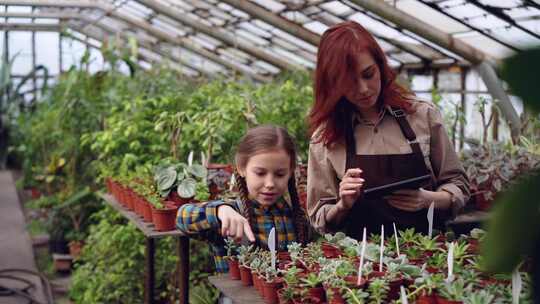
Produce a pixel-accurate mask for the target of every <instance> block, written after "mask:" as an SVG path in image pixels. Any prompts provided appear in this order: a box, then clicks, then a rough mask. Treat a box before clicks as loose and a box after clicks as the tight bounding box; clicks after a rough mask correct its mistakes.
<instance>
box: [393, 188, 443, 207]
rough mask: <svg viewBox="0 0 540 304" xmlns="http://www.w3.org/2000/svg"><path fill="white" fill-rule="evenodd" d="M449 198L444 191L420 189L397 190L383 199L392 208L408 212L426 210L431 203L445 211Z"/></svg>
mask: <svg viewBox="0 0 540 304" xmlns="http://www.w3.org/2000/svg"><path fill="white" fill-rule="evenodd" d="M451 198H452V196H451V195H450V193H448V192H446V191H428V190H424V189H422V188H420V189H418V190H398V191H395V192H393V193H392V194H391V195H388V196H385V197H384V199H386V200H387V201H388V203H389V204H390V205H391V206H392V207H394V208H397V209H401V210H405V211H410V212H414V211H419V210H422V209H425V208H428V207H429V205H430V204H431V202H435V207H436V208H442V209H446V208H448V207H449V206H450V200H451Z"/></svg>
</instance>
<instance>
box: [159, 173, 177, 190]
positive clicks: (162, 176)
mask: <svg viewBox="0 0 540 304" xmlns="http://www.w3.org/2000/svg"><path fill="white" fill-rule="evenodd" d="M176 175H177V174H176V171H175V170H174V169H173V168H167V169H165V170H163V171H160V172H159V173H158V180H157V184H158V189H159V190H160V191H163V190H167V189H170V188H171V187H172V185H174V182H176Z"/></svg>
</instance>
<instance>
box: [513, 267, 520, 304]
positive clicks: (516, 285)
mask: <svg viewBox="0 0 540 304" xmlns="http://www.w3.org/2000/svg"><path fill="white" fill-rule="evenodd" d="M518 267H519V266H518ZM520 294H521V275H519V271H518V269H517V268H516V269H515V270H514V272H513V273H512V304H518V303H519V295H520Z"/></svg>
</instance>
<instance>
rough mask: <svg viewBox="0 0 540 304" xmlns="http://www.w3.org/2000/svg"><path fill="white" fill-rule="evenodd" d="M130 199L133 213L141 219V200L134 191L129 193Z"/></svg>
mask: <svg viewBox="0 0 540 304" xmlns="http://www.w3.org/2000/svg"><path fill="white" fill-rule="evenodd" d="M131 197H132V200H133V211H135V213H136V214H137V215H138V216H140V217H142V216H143V210H142V209H143V204H142V201H141V198H140V197H139V195H138V194H137V193H135V192H134V191H132V192H131Z"/></svg>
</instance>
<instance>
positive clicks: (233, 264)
mask: <svg viewBox="0 0 540 304" xmlns="http://www.w3.org/2000/svg"><path fill="white" fill-rule="evenodd" d="M225 249H226V250H227V256H225V259H226V260H227V264H228V265H229V276H230V277H231V279H232V280H240V268H239V266H238V259H237V257H236V254H237V252H238V245H237V244H236V243H235V242H234V240H233V239H232V238H226V239H225Z"/></svg>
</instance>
